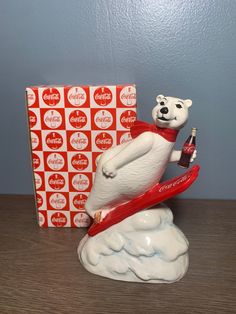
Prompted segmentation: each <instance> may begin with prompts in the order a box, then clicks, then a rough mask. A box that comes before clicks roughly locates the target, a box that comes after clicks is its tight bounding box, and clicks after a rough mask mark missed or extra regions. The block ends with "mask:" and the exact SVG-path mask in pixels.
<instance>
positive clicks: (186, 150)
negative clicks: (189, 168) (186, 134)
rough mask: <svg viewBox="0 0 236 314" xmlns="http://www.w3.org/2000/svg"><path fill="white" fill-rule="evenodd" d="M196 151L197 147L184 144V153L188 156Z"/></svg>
mask: <svg viewBox="0 0 236 314" xmlns="http://www.w3.org/2000/svg"><path fill="white" fill-rule="evenodd" d="M194 150H195V145H193V144H184V147H183V153H185V154H187V155H192V154H193V152H194Z"/></svg>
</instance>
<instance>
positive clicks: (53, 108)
mask: <svg viewBox="0 0 236 314" xmlns="http://www.w3.org/2000/svg"><path fill="white" fill-rule="evenodd" d="M26 104H27V113H28V118H29V119H28V120H29V133H30V142H31V155H32V167H33V177H34V187H35V199H36V208H37V216H38V222H39V225H40V226H41V227H86V226H88V225H89V224H90V218H89V216H88V215H87V214H86V213H85V210H84V204H85V202H86V199H87V197H88V194H89V191H90V190H91V187H92V181H93V179H94V175H95V171H96V158H97V157H98V156H99V155H100V154H102V153H103V151H104V150H106V149H108V148H110V147H112V146H115V145H117V144H120V143H123V142H126V141H128V140H130V133H129V128H130V126H131V125H132V124H133V122H134V121H135V119H136V89H135V86H134V85H119V86H34V87H28V88H27V89H26Z"/></svg>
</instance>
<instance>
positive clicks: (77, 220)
mask: <svg viewBox="0 0 236 314" xmlns="http://www.w3.org/2000/svg"><path fill="white" fill-rule="evenodd" d="M73 221H74V224H75V226H76V227H87V226H88V225H89V224H90V218H89V216H88V215H87V214H86V213H78V214H76V215H75V216H74V218H73Z"/></svg>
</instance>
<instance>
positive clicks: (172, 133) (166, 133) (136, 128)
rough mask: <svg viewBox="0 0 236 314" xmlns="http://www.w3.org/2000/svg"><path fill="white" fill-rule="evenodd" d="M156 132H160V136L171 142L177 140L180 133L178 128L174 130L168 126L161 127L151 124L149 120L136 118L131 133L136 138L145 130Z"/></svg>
mask: <svg viewBox="0 0 236 314" xmlns="http://www.w3.org/2000/svg"><path fill="white" fill-rule="evenodd" d="M147 131H149V132H154V133H157V134H159V135H160V136H162V137H164V138H165V139H166V140H167V141H169V142H173V143H174V142H175V141H176V137H177V135H178V133H179V131H178V130H172V129H168V128H160V127H159V126H157V125H155V124H149V123H147V122H143V121H139V120H136V121H135V122H134V125H133V126H132V127H131V128H130V133H131V136H132V138H136V137H137V136H139V135H140V134H142V133H143V132H147Z"/></svg>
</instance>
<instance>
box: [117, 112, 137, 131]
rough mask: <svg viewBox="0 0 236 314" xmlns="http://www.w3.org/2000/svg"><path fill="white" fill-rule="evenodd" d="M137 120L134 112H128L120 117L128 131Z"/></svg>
mask: <svg viewBox="0 0 236 314" xmlns="http://www.w3.org/2000/svg"><path fill="white" fill-rule="evenodd" d="M135 120H136V113H135V112H134V111H133V110H126V111H124V112H123V113H122V114H121V116H120V123H121V125H122V126H123V127H124V128H126V129H130V128H131V126H132V125H133V124H134V121H135Z"/></svg>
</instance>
